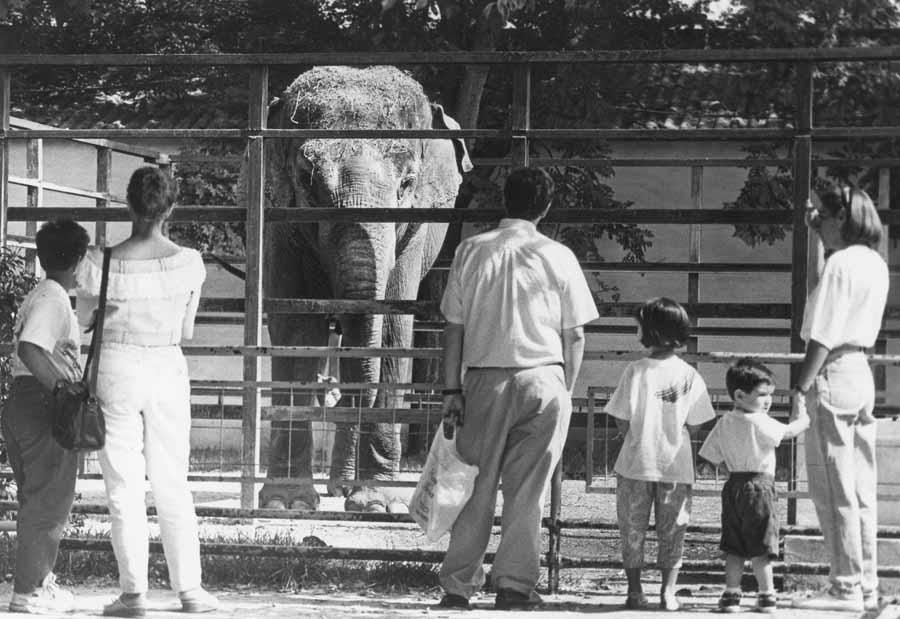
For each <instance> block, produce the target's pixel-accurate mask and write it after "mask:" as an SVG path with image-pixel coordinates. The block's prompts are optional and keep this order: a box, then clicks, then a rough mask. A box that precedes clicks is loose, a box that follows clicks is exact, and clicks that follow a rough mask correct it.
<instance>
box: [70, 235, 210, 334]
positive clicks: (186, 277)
mask: <svg viewBox="0 0 900 619" xmlns="http://www.w3.org/2000/svg"><path fill="white" fill-rule="evenodd" d="M102 267H103V250H102V249H100V248H96V247H92V248H90V249H88V252H87V255H86V256H85V257H84V260H82V261H81V263H80V264H79V265H78V268H77V270H76V272H75V278H76V281H77V288H76V295H77V311H78V322H79V323H80V324H81V326H82V327H83V328H86V327H87V326H88V325H89V324H90V323H91V320H92V316H93V313H94V310H96V309H97V305H98V301H99V296H100V279H101V276H102ZM205 279H206V267H205V266H204V265H203V258H202V257H201V256H200V253H199V252H198V251H196V250H194V249H188V248H186V247H183V248H181V251H179V252H178V253H176V254H174V255H172V256H167V257H165V258H158V259H150V260H119V259H116V258H112V259H111V260H110V263H109V286H108V290H107V295H106V297H107V298H106V317H105V322H104V329H103V343H104V344H112V343H118V344H133V345H136V346H172V345H175V344H178V343H180V342H181V340H182V338H185V339H190V338H191V337H193V334H194V318H195V317H196V315H197V307H198V305H199V303H200V288H201V286H202V285H203V281H204V280H205Z"/></svg>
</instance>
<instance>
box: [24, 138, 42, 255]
mask: <svg viewBox="0 0 900 619" xmlns="http://www.w3.org/2000/svg"><path fill="white" fill-rule="evenodd" d="M25 176H26V177H27V178H29V179H33V180H34V181H35V185H34V186H33V187H32V186H29V187H28V188H27V189H26V196H25V200H26V202H25V206H27V207H28V208H40V207H41V206H42V205H43V203H44V188H43V182H44V141H43V140H40V139H37V140H34V139H31V140H27V141H26V142H25ZM36 234H37V220H36V219H29V220H28V221H27V222H25V236H26V237H28V238H29V239H34V237H35V235H36ZM36 255H37V252H36V251H35V250H33V249H26V250H25V268H26V269H28V270H29V271H31V272H32V273H35V272H36V271H37V268H36V266H37V265H36V263H35V256H36Z"/></svg>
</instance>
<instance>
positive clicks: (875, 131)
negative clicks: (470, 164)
mask: <svg viewBox="0 0 900 619" xmlns="http://www.w3.org/2000/svg"><path fill="white" fill-rule="evenodd" d="M795 135H797V132H796V131H795V130H794V129H767V128H746V129H740V128H727V129H588V128H579V129H455V130H450V129H10V130H8V131H0V138H7V139H10V140H28V139H91V138H92V139H104V138H108V139H115V140H122V139H128V140H159V139H188V140H193V139H200V140H202V139H231V140H243V139H247V138H252V137H261V138H269V139H433V140H439V139H451V138H480V139H512V138H528V139H532V140H616V141H632V140H635V141H647V140H653V141H665V142H671V141H706V140H737V141H747V142H749V141H757V140H765V141H778V140H784V141H787V140H789V139H791V138H793V137H794V136H795ZM811 135H812V137H813V139H819V140H834V139H849V138H854V139H873V138H879V139H883V138H889V137H900V127H894V126H880V127H817V128H813V129H812V130H811ZM552 165H558V164H556V163H554V164H552Z"/></svg>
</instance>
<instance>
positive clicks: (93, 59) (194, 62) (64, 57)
mask: <svg viewBox="0 0 900 619" xmlns="http://www.w3.org/2000/svg"><path fill="white" fill-rule="evenodd" d="M890 60H900V46H895V45H884V46H873V47H832V48H825V47H797V48H754V49H649V50H585V51H562V52H557V51H531V52H356V53H354V52H343V53H333V52H305V53H262V54H0V67H28V66H70V67H71V66H78V67H83V66H259V65H334V64H343V65H382V64H401V65H422V64H609V63H624V64H634V63H662V64H672V63H676V64H694V63H706V62H722V63H745V62H797V61H815V62H841V61H890Z"/></svg>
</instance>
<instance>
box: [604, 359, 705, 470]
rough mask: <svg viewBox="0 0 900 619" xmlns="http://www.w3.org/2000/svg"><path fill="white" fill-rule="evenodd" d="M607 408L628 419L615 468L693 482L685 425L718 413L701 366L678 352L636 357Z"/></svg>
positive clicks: (692, 463)
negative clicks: (680, 355) (667, 355)
mask: <svg viewBox="0 0 900 619" xmlns="http://www.w3.org/2000/svg"><path fill="white" fill-rule="evenodd" d="M604 411H605V412H606V413H607V414H609V415H612V416H613V417H618V418H619V419H625V420H627V421H628V422H629V424H630V425H629V429H628V434H626V435H625V441H624V443H623V444H622V448H621V450H620V451H619V457H618V459H617V460H616V465H615V471H616V473H618V474H620V475H622V476H623V477H627V478H629V479H640V480H643V481H663V482H669V483H683V484H692V483H694V460H693V457H692V455H691V437H690V434H689V433H688V429H687V427H686V425H692V426H698V425H700V424H703V423H706V422H707V421H709V420H710V419H713V418H715V416H716V415H715V412H714V411H713V408H712V403H711V402H710V401H709V394H708V393H707V391H706V382H705V381H704V380H703V377H702V376H700V374H699V373H698V372H697V370H695V369H694V368H693V367H691V366H690V365H688V364H687V363H685V362H684V361H682V360H681V359H679V358H678V357H677V356H674V355H673V356H671V357H669V358H667V359H653V358H650V357H647V358H644V359H640V360H638V361H634V362H632V363H630V364H628V367H627V368H625V372H624V373H623V374H622V377H621V378H620V379H619V385H618V387H616V390H615V392H614V393H613V395H612V397H611V398H610V399H609V402H607V404H606V407H605V408H604Z"/></svg>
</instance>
